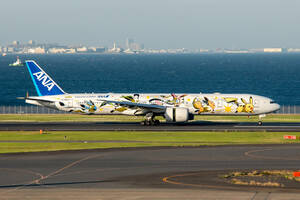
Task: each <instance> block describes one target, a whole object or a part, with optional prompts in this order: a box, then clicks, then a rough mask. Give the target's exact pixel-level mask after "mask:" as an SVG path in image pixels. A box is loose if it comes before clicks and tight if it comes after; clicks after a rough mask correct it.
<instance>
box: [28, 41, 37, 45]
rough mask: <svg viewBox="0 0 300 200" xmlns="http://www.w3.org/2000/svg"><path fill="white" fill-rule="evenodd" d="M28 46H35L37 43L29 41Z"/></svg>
mask: <svg viewBox="0 0 300 200" xmlns="http://www.w3.org/2000/svg"><path fill="white" fill-rule="evenodd" d="M28 44H29V45H35V44H36V43H35V41H34V40H29V41H28Z"/></svg>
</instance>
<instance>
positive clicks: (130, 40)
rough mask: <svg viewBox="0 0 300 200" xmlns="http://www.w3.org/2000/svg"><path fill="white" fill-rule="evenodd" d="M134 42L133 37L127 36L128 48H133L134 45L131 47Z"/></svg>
mask: <svg viewBox="0 0 300 200" xmlns="http://www.w3.org/2000/svg"><path fill="white" fill-rule="evenodd" d="M133 43H134V40H133V39H131V38H127V39H126V48H127V49H131V48H132V47H131V45H132V44H133Z"/></svg>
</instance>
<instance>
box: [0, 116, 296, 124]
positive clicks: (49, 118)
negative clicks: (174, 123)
mask: <svg viewBox="0 0 300 200" xmlns="http://www.w3.org/2000/svg"><path fill="white" fill-rule="evenodd" d="M157 119H159V120H162V121H164V119H163V118H162V117H158V118H157ZM142 120H143V117H141V116H124V115H80V114H0V122H2V123H3V122H18V121H19V122H91V121H97V122H139V121H142ZM195 120H196V121H197V120H200V121H230V122H257V121H258V116H251V117H249V118H248V117H246V116H205V115H203V116H195ZM263 121H264V122H300V115H299V114H290V115H286V114H270V115H267V116H266V117H265V118H263Z"/></svg>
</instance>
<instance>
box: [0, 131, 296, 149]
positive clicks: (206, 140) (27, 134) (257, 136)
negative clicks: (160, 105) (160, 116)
mask: <svg viewBox="0 0 300 200" xmlns="http://www.w3.org/2000/svg"><path fill="white" fill-rule="evenodd" d="M284 135H296V136H297V137H298V138H299V137H300V133H298V132H297V133H283V132H157V131H153V132H143V131H122V132H118V131H76V132H72V131H50V132H46V134H40V133H39V132H38V131H2V132H0V142H1V141H3V142H1V143H0V153H10V152H33V151H57V150H75V149H94V148H120V147H149V146H203V145H206V146H208V145H236V144H287V143H300V140H299V139H298V140H285V139H283V136H284ZM6 141H10V142H6ZM14 141H16V142H14ZM22 141H24V143H22ZM28 141H33V142H32V143H27V142H28ZM34 141H35V142H34ZM43 141H47V143H43ZM49 141H50V142H49ZM51 141H52V142H51ZM55 141H60V142H59V143H55ZM61 141H65V142H61ZM69 141H76V142H72V143H68V142H69ZM92 141H100V142H96V143H95V142H92ZM102 141H110V142H109V143H105V142H102ZM115 141H116V142H115ZM129 141H130V142H129ZM25 142H26V143H25Z"/></svg>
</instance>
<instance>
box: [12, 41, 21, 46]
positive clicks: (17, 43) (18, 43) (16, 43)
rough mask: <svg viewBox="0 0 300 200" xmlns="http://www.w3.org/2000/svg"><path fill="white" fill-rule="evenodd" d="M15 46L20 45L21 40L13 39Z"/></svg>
mask: <svg viewBox="0 0 300 200" xmlns="http://www.w3.org/2000/svg"><path fill="white" fill-rule="evenodd" d="M12 44H13V45H14V46H18V45H20V42H19V41H17V40H15V41H13V43H12Z"/></svg>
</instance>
